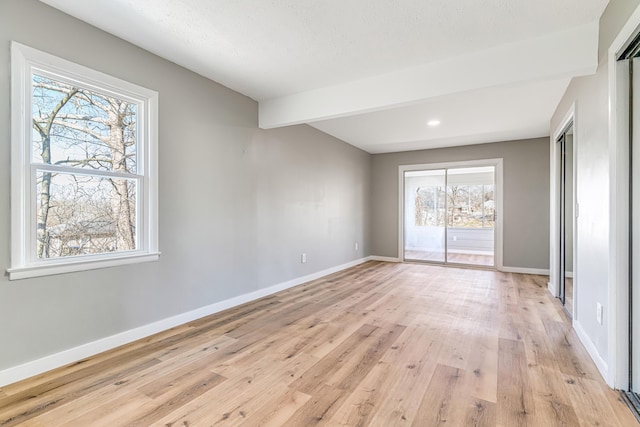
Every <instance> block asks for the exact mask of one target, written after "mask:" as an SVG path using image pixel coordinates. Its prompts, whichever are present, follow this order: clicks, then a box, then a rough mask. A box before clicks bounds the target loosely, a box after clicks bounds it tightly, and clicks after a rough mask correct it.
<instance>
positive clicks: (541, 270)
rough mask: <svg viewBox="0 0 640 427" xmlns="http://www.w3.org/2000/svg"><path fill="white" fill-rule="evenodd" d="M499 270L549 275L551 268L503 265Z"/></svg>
mask: <svg viewBox="0 0 640 427" xmlns="http://www.w3.org/2000/svg"><path fill="white" fill-rule="evenodd" d="M498 271H502V272H503V273H520V274H537V275H539V276H548V275H549V270H548V269H544V268H523V267H506V266H504V267H502V268H501V269H499V270H498Z"/></svg>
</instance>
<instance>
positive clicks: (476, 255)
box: [447, 166, 495, 266]
mask: <svg viewBox="0 0 640 427" xmlns="http://www.w3.org/2000/svg"><path fill="white" fill-rule="evenodd" d="M494 173H495V170H494V167H493V166H490V167H474V168H458V169H450V170H449V171H448V176H447V214H448V215H447V225H448V227H449V229H448V231H447V261H448V262H450V263H456V264H473V265H486V266H493V265H494V237H495V233H494V227H495V202H494Z"/></svg>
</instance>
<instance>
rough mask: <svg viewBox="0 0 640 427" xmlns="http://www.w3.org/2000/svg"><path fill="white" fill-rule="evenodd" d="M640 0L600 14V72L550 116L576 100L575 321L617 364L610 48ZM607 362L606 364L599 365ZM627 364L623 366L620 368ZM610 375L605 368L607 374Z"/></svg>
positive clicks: (555, 124) (614, 0) (556, 119)
mask: <svg viewBox="0 0 640 427" xmlns="http://www.w3.org/2000/svg"><path fill="white" fill-rule="evenodd" d="M639 4H640V0H611V1H610V2H609V5H608V6H607V9H606V10H605V12H604V14H603V15H602V18H601V19H600V44H599V64H598V71H597V73H596V74H595V75H592V76H587V77H580V78H575V79H573V80H572V81H571V84H570V85H569V87H568V88H567V91H566V93H565V95H564V97H563V98H562V100H561V101H560V104H559V106H558V108H557V110H556V112H555V114H554V116H553V118H552V120H551V130H552V131H555V130H556V129H558V128H559V127H560V126H561V124H562V123H561V122H562V120H563V118H564V117H565V115H566V114H567V112H568V111H569V109H570V108H571V106H572V105H573V104H574V103H575V105H576V117H575V134H574V144H575V146H576V160H575V163H576V172H575V173H576V182H575V185H576V191H577V202H578V203H579V207H580V212H579V217H578V219H577V227H576V233H577V236H576V237H577V239H576V240H577V245H576V247H575V248H574V256H575V257H576V263H577V270H576V272H574V274H575V275H576V280H575V282H574V284H575V287H576V292H577V297H576V304H577V307H576V313H575V314H576V317H577V320H576V323H577V324H578V325H579V327H580V328H581V329H582V330H583V331H584V334H583V336H585V335H586V337H588V339H589V340H591V342H592V344H593V346H594V347H595V348H596V350H597V351H598V353H599V356H600V357H601V359H602V361H604V363H605V364H607V365H608V366H613V364H614V363H615V362H616V361H615V360H610V359H611V357H610V353H609V352H608V346H609V334H608V331H609V329H608V328H609V325H608V324H607V323H608V321H607V320H606V319H607V318H608V311H609V294H610V291H611V289H612V287H615V286H616V284H615V283H610V282H609V277H610V275H609V273H610V272H609V253H610V251H612V250H613V248H612V247H610V237H611V236H610V228H609V224H610V222H609V213H610V208H611V204H610V199H609V196H610V191H609V184H610V181H609V179H610V175H611V173H612V171H610V167H609V166H610V163H609V155H610V153H609V116H608V114H609V88H608V78H609V73H608V66H609V64H608V59H607V51H608V49H609V47H610V46H611V44H612V43H613V41H614V39H615V37H616V36H617V35H618V33H619V32H620V30H621V29H622V26H623V25H624V24H625V23H626V21H627V20H628V19H629V17H630V16H631V13H632V12H633V11H634V10H635V9H636V7H638V5H639ZM598 302H599V303H601V304H602V305H603V307H604V311H605V315H604V318H605V322H604V324H603V325H601V324H599V323H598V322H597V321H596V304H597V303H598ZM599 365H600V366H603V364H599ZM621 369H624V368H621ZM605 376H606V373H605Z"/></svg>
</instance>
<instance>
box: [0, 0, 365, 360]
mask: <svg viewBox="0 0 640 427" xmlns="http://www.w3.org/2000/svg"><path fill="white" fill-rule="evenodd" d="M10 40H16V41H18V42H20V43H23V44H26V45H29V46H32V47H34V48H37V49H40V50H44V51H47V52H49V53H52V54H55V55H58V56H61V57H63V58H66V59H69V60H71V61H74V62H77V63H79V64H82V65H86V66H89V67H91V68H94V69H97V70H99V71H102V72H106V73H108V74H111V75H114V76H116V77H119V78H123V79H125V80H129V81H131V82H134V83H136V84H140V85H142V86H145V87H148V88H150V89H153V90H156V91H158V92H159V94H160V112H159V116H160V127H159V140H160V147H159V153H160V164H159V167H160V183H159V186H160V194H159V196H160V213H159V217H160V250H161V251H162V257H161V260H160V261H159V262H154V263H146V264H137V265H130V266H124V267H116V268H110V269H102V270H95V271H88V272H80V273H72V274H64V275H59V276H49V277H42V278H36V279H28V280H20V281H13V282H9V281H8V280H7V278H6V277H4V276H0V325H2V327H0V343H2V344H1V346H2V350H1V351H0V370H2V369H6V368H8V367H12V366H15V365H18V364H22V363H25V362H28V361H30V360H34V359H37V358H40V357H43V356H46V355H49V354H52V353H56V352H59V351H62V350H65V349H68V348H72V347H75V346H78V345H81V344H84V343H87V342H90V341H93V340H97V339H99V338H102V337H106V336H110V335H113V334H116V333H119V332H122V331H126V330H129V329H132V328H135V327H138V326H141V325H145V324H148V323H151V322H154V321H157V320H161V319H164V318H167V317H170V316H173V315H177V314H180V313H183V312H187V311H189V310H193V309H196V308H198V307H202V306H205V305H208V304H212V303H215V302H218V301H221V300H224V299H227V298H230V297H233V296H236V295H240V294H244V293H247V292H251V291H254V290H256V289H259V288H264V287H267V286H270V285H274V284H278V283H281V282H284V281H287V280H290V279H293V278H296V277H301V276H304V275H307V274H311V273H314V272H317V271H321V270H324V269H327V268H330V267H334V266H337V265H341V264H343V263H347V262H349V261H352V260H355V259H359V258H362V257H364V256H366V255H369V253H370V245H369V241H368V240H367V239H368V234H369V233H368V231H369V228H370V223H369V214H368V212H369V211H370V206H369V202H370V201H369V183H370V162H371V156H370V155H369V154H367V153H365V152H363V151H360V150H358V149H356V148H354V147H352V146H350V145H347V144H345V143H343V142H341V141H338V140H337V139H334V138H332V137H329V136H327V135H326V134H323V133H321V132H319V131H317V130H315V129H313V128H311V127H308V126H296V127H291V128H285V129H280V130H272V131H262V130H259V129H258V128H257V114H258V109H257V104H256V103H255V102H254V101H252V100H251V99H249V98H247V97H245V96H242V95H239V94H237V93H235V92H233V91H231V90H229V89H227V88H224V87H222V86H220V85H218V84H215V83H213V82H211V81H209V80H207V79H205V78H202V77H200V76H198V75H196V74H194V73H192V72H190V71H187V70H185V69H183V68H181V67H178V66H176V65H175V64H173V63H170V62H168V61H165V60H163V59H161V58H159V57H157V56H154V55H152V54H150V53H148V52H146V51H144V50H142V49H140V48H137V47H135V46H133V45H131V44H128V43H126V42H124V41H122V40H120V39H118V38H115V37H113V36H110V35H108V34H106V33H104V32H102V31H100V30H97V29H96V28H93V27H91V26H89V25H87V24H85V23H83V22H80V21H78V20H76V19H74V18H71V17H69V16H67V15H64V14H62V13H60V12H58V11H56V10H54V9H51V8H49V7H48V6H46V5H44V4H42V3H40V2H38V1H35V0H2V1H0V94H2V103H0V270H1V271H4V270H6V269H7V268H8V267H9V262H10V253H9V248H10V206H9V178H10V163H9V153H10V123H9V120H10V111H9V93H10V86H9V83H10V78H9V71H10V62H9V42H10ZM355 241H358V242H359V244H360V250H359V251H358V252H356V251H354V243H355ZM303 251H304V252H306V253H308V263H306V264H301V263H300V253H301V252H303Z"/></svg>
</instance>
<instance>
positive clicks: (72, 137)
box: [32, 75, 138, 173]
mask: <svg viewBox="0 0 640 427" xmlns="http://www.w3.org/2000/svg"><path fill="white" fill-rule="evenodd" d="M32 85H33V93H32V117H33V132H32V135H33V137H32V148H33V161H34V162H36V163H47V164H54V165H62V166H70V167H77V168H87V169H97V170H109V171H117V172H127V173H136V150H137V133H138V132H137V125H138V120H137V112H138V111H137V110H138V107H137V105H136V104H134V103H131V102H128V101H124V100H121V99H118V98H113V97H110V96H106V95H103V94H100V93H98V92H93V91H91V90H88V89H79V88H75V87H73V86H70V85H68V84H66V83H62V82H59V81H55V80H52V79H49V78H47V77H42V76H38V75H33V76H32Z"/></svg>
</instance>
